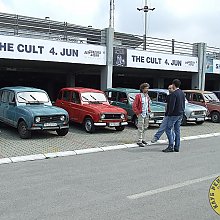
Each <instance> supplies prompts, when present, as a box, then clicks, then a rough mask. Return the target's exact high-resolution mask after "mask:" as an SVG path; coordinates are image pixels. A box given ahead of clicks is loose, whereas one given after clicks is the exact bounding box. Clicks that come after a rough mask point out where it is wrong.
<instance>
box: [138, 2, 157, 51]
mask: <svg viewBox="0 0 220 220" xmlns="http://www.w3.org/2000/svg"><path fill="white" fill-rule="evenodd" d="M154 9H155V8H149V7H148V6H147V0H145V6H144V7H143V8H137V10H138V11H144V17H145V19H144V50H146V47H147V12H149V11H153V10H154Z"/></svg>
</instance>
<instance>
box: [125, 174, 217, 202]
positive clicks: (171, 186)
mask: <svg viewBox="0 0 220 220" xmlns="http://www.w3.org/2000/svg"><path fill="white" fill-rule="evenodd" d="M218 176H220V173H217V174H213V175H211V176H205V177H201V178H198V179H193V180H187V181H185V182H182V183H178V184H174V185H170V186H165V187H162V188H158V189H154V190H149V191H146V192H142V193H137V194H134V195H130V196H127V198H128V199H140V198H143V197H147V196H152V195H155V194H158V193H162V192H166V191H170V190H173V189H178V188H182V187H184V186H189V185H192V184H195V183H199V182H203V181H206V180H210V179H214V178H216V177H218Z"/></svg>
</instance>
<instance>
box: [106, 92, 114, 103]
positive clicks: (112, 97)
mask: <svg viewBox="0 0 220 220" xmlns="http://www.w3.org/2000/svg"><path fill="white" fill-rule="evenodd" d="M106 96H107V98H108V100H109V101H116V99H117V92H112V91H108V92H106Z"/></svg>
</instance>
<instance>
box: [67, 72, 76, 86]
mask: <svg viewBox="0 0 220 220" xmlns="http://www.w3.org/2000/svg"><path fill="white" fill-rule="evenodd" d="M75 82H76V75H75V74H74V73H69V74H68V75H67V80H66V86H67V87H75V84H76V83H75Z"/></svg>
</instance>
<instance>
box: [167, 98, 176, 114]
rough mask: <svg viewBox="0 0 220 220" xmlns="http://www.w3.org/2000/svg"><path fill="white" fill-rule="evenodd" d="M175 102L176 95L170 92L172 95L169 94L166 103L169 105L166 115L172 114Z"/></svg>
mask: <svg viewBox="0 0 220 220" xmlns="http://www.w3.org/2000/svg"><path fill="white" fill-rule="evenodd" d="M175 104H176V95H175V94H172V95H170V98H169V102H168V103H167V105H169V107H168V112H167V115H168V116H170V115H172V113H173V111H174V107H175Z"/></svg>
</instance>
